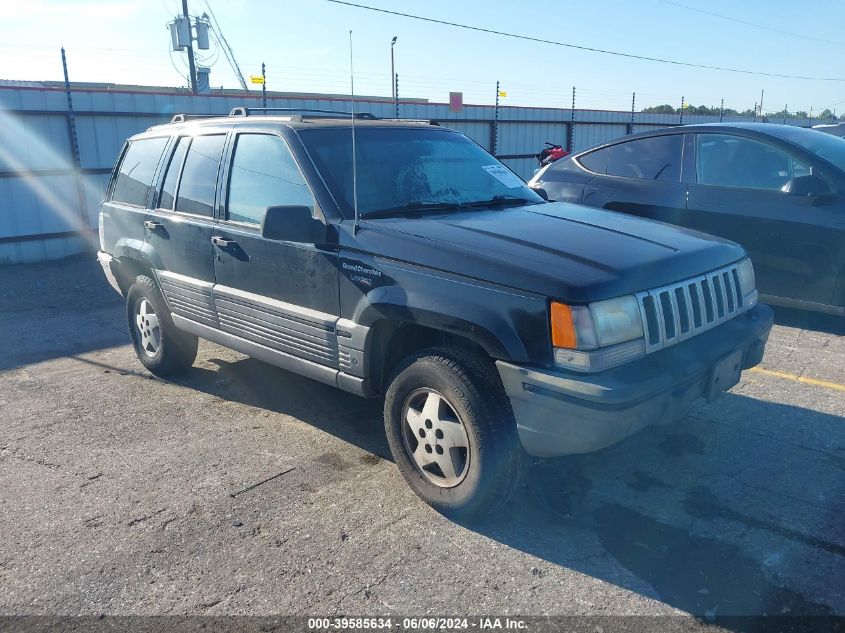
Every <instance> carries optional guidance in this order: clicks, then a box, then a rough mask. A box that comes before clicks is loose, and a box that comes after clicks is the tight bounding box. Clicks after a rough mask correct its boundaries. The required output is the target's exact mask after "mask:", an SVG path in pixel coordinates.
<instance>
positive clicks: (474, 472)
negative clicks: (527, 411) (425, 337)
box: [384, 348, 522, 518]
mask: <svg viewBox="0 0 845 633" xmlns="http://www.w3.org/2000/svg"><path fill="white" fill-rule="evenodd" d="M384 422H385V430H386V432H387V439H388V443H389V444H390V450H391V452H392V454H393V458H394V460H395V462H396V465H397V466H398V468H399V471H400V472H401V473H402V476H403V477H404V478H405V480H406V481H407V482H408V485H410V487H411V488H412V489H413V491H414V492H415V493H417V495H419V496H420V497H421V498H422V499H423V500H424V501H426V502H427V503H428V504H430V505H431V506H433V507H434V508H435V509H436V510H438V511H440V512H442V513H443V514H445V515H447V516H453V517H462V518H469V517H472V516H477V515H480V514H483V513H486V512H489V511H491V510H492V509H494V508H495V507H496V506H498V505H499V504H500V503H503V502H505V501H506V500H507V499H508V498H509V497H510V496H511V494H512V493H513V490H514V489H515V488H516V486H517V485H518V483H519V479H520V471H521V459H522V447H521V446H520V444H519V439H518V437H517V434H516V424H515V422H514V419H513V413H512V412H511V407H510V402H508V399H507V396H506V395H505V393H504V389H503V388H502V385H501V382H500V380H499V376H498V373H497V372H496V370H495V367H494V366H493V364H492V362H490V360H489V359H487V358H485V357H483V356H481V355H479V354H474V353H472V352H465V351H463V350H451V349H443V348H434V349H429V350H425V351H423V352H420V353H419V354H416V355H414V356H412V357H410V358H408V359H406V360H405V361H404V362H403V363H401V364H400V366H399V368H398V369H397V370H396V372H395V373H394V377H393V379H392V381H391V383H390V387H389V388H388V391H387V395H386V396H385V403H384Z"/></svg>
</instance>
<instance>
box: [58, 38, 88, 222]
mask: <svg viewBox="0 0 845 633" xmlns="http://www.w3.org/2000/svg"><path fill="white" fill-rule="evenodd" d="M62 71H63V72H64V75H65V93H66V94H67V126H68V131H69V132H70V142H71V148H70V149H71V153H72V155H73V167H74V170H73V173H74V181H75V182H76V202H77V204H78V205H79V215H81V216H82V222H83V226H85V227H86V228H87V227H88V211H87V210H86V208H85V189H84V186H83V184H82V172H81V169H80V168H81V167H82V161H81V160H80V158H79V138H78V137H77V135H76V117H75V116H74V114H73V97H72V96H71V92H70V79H69V78H68V73H67V57H65V48H64V46H63V47H62Z"/></svg>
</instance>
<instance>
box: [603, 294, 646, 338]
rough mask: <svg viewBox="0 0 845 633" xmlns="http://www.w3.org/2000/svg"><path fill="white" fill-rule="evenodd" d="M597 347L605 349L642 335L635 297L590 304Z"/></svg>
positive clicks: (641, 325)
mask: <svg viewBox="0 0 845 633" xmlns="http://www.w3.org/2000/svg"><path fill="white" fill-rule="evenodd" d="M590 312H592V313H593V320H594V321H595V324H596V333H597V334H598V337H599V347H607V346H608V345H614V344H616V343H622V342H623V341H630V340H631V339H635V338H640V337H641V336H642V335H643V319H642V317H641V316H640V306H639V304H638V303H637V299H636V297H634V296H632V295H628V296H627V297H619V298H618V299H608V300H607V301H599V302H598V303H591V304H590Z"/></svg>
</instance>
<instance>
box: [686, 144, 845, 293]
mask: <svg viewBox="0 0 845 633" xmlns="http://www.w3.org/2000/svg"><path fill="white" fill-rule="evenodd" d="M810 173H811V170H810V168H809V167H808V166H806V165H804V164H802V163H801V162H799V161H797V160H795V159H794V158H793V157H791V156H789V155H788V154H787V153H786V152H784V151H783V150H781V149H780V148H777V147H774V146H771V145H769V144H768V143H763V142H761V141H758V140H755V139H749V138H744V137H740V136H733V135H727V134H698V135H697V139H696V142H695V175H696V178H695V182H693V183H691V184H690V186H689V197H688V202H687V204H688V209H689V222H688V226H692V227H693V228H696V229H699V230H702V231H706V232H708V233H712V234H714V235H719V236H722V237H725V238H727V239H730V240H733V241H735V242H738V243H739V244H741V245H742V246H743V247H744V248H745V250H746V251H747V252H748V254H749V256H750V257H751V261H752V262H753V264H754V270H755V273H756V277H757V289H758V290H759V291H760V293H761V294H765V295H769V296H775V297H784V298H789V299H796V300H799V301H809V302H812V303H823V304H830V303H833V301H834V293H835V286H836V277H837V273H838V271H837V270H836V268H837V262H838V261H839V255H838V248H839V247H840V245H841V244H842V239H843V231H842V227H839V228H838V229H837V228H836V220H837V218H838V217H839V216H840V214H839V212H838V205H836V204H835V203H834V202H833V200H832V199H823V198H818V197H807V196H797V195H790V194H788V193H785V192H783V191H781V187H783V186H784V185H785V184H786V183H787V182H788V181H789V180H790V179H791V178H793V177H797V176H804V175H808V174H810ZM839 220H840V221H841V217H840V218H839Z"/></svg>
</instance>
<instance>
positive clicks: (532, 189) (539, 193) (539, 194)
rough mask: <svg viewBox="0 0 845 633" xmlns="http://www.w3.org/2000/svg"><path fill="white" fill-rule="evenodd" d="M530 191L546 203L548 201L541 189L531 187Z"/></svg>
mask: <svg viewBox="0 0 845 633" xmlns="http://www.w3.org/2000/svg"><path fill="white" fill-rule="evenodd" d="M531 191H533V192H534V193H536V194H537V195H538V196H540V197H541V198H542V199H543V200H545V201H546V202H548V201H549V194H548V193H547V192H546V190H545V189H543V188H542V187H531Z"/></svg>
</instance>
